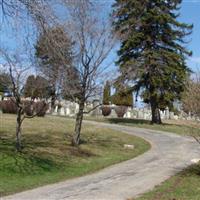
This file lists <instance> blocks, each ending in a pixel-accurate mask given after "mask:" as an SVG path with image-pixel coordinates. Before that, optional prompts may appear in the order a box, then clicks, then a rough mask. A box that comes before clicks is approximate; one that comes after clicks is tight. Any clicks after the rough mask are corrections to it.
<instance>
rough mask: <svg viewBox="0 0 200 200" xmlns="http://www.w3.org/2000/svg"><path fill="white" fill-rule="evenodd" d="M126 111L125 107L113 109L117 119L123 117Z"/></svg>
mask: <svg viewBox="0 0 200 200" xmlns="http://www.w3.org/2000/svg"><path fill="white" fill-rule="evenodd" d="M126 111H127V106H116V107H115V112H116V114H117V117H120V118H122V117H124V114H125V113H126Z"/></svg>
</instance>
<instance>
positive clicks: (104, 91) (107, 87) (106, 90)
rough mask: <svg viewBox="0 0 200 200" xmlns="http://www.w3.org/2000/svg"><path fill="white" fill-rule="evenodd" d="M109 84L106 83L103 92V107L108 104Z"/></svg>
mask: <svg viewBox="0 0 200 200" xmlns="http://www.w3.org/2000/svg"><path fill="white" fill-rule="evenodd" d="M110 89H111V88H110V83H109V82H108V81H107V82H106V85H105V87H104V90H103V105H109V104H110Z"/></svg>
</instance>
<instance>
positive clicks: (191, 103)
mask: <svg viewBox="0 0 200 200" xmlns="http://www.w3.org/2000/svg"><path fill="white" fill-rule="evenodd" d="M182 102H183V110H184V111H185V112H187V113H188V114H189V113H190V114H192V115H193V116H195V117H200V72H199V71H198V72H197V73H195V74H194V77H193V78H192V79H190V80H188V83H187V87H186V91H185V93H184V94H183V99H182Z"/></svg>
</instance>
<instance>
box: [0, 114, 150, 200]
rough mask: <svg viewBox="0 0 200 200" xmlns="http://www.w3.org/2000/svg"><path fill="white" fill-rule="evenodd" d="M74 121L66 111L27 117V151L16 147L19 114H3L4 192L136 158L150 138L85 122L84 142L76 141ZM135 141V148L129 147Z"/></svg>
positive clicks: (0, 179)
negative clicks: (74, 143) (65, 115)
mask: <svg viewBox="0 0 200 200" xmlns="http://www.w3.org/2000/svg"><path fill="white" fill-rule="evenodd" d="M73 129H74V123H73V121H72V120H69V119H66V118H63V117H53V116H52V117H50V116H48V117H45V118H34V119H31V120H25V121H24V124H23V134H22V136H23V145H24V148H23V151H22V152H21V153H17V152H16V151H15V148H14V145H15V116H14V115H5V114H0V197H1V196H4V195H7V194H11V193H15V192H19V191H23V190H27V189H30V188H34V187H38V186H41V185H45V184H49V183H55V182H58V181H62V180H65V179H69V178H73V177H77V176H82V175H85V174H88V173H92V172H94V171H97V170H100V169H102V168H104V167H107V166H109V165H112V164H115V163H119V162H121V161H124V160H128V159H131V158H133V157H136V156H138V155H139V154H142V153H144V152H145V151H147V150H148V149H149V148H150V145H149V143H147V142H146V141H144V140H143V139H140V138H138V137H134V136H131V135H127V134H124V133H121V132H117V131H113V130H110V129H105V128H98V127H93V126H88V125H87V126H83V132H82V144H81V145H80V147H79V148H75V147H72V146H71V145H70V142H71V136H72V135H71V134H72V133H73ZM124 144H133V145H135V148H134V149H133V150H130V149H129V150H128V149H124V148H123V145H124Z"/></svg>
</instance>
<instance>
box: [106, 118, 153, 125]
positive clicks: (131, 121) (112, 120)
mask: <svg viewBox="0 0 200 200" xmlns="http://www.w3.org/2000/svg"><path fill="white" fill-rule="evenodd" d="M107 120H108V122H109V123H113V124H121V123H126V124H151V122H150V121H149V120H144V119H126V118H107Z"/></svg>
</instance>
